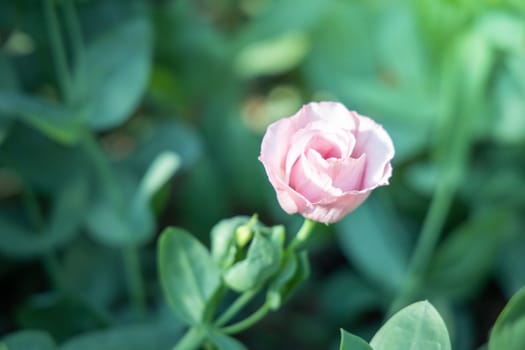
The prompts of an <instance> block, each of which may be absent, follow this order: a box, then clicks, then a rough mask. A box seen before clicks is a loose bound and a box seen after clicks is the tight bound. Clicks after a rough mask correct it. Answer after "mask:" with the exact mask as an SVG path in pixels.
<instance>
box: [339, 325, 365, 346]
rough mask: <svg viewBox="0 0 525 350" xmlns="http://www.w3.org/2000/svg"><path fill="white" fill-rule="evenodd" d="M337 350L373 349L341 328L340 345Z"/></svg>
mask: <svg viewBox="0 0 525 350" xmlns="http://www.w3.org/2000/svg"><path fill="white" fill-rule="evenodd" d="M339 350H373V349H372V347H371V346H370V345H369V344H368V343H367V342H366V341H364V340H363V339H361V338H359V337H358V336H355V335H353V334H350V333H348V332H346V331H345V330H344V329H341V345H340V346H339Z"/></svg>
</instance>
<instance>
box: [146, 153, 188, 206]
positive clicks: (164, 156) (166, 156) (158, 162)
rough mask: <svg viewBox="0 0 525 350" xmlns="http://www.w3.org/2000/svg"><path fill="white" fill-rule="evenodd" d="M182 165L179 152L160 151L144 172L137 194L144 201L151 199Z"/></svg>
mask: <svg viewBox="0 0 525 350" xmlns="http://www.w3.org/2000/svg"><path fill="white" fill-rule="evenodd" d="M180 165H181V160H180V157H179V155H178V154H176V153H173V152H169V151H164V152H162V153H160V154H159V155H158V156H157V157H156V158H155V159H154V160H153V163H152V164H151V165H150V167H149V169H148V171H147V172H146V174H144V177H143V178H142V180H141V182H140V184H139V188H138V190H137V194H136V196H138V197H140V199H141V200H143V201H144V202H148V201H150V200H151V199H152V197H153V195H154V194H155V193H157V191H159V190H160V189H161V187H162V186H164V184H166V182H168V180H169V179H170V178H171V177H172V176H173V174H175V172H176V171H177V170H178V169H179V168H180Z"/></svg>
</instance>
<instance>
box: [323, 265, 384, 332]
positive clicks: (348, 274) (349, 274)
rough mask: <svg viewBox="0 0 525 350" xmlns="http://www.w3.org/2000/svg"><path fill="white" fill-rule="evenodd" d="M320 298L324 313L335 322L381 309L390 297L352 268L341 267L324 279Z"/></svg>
mask: <svg viewBox="0 0 525 350" xmlns="http://www.w3.org/2000/svg"><path fill="white" fill-rule="evenodd" d="M318 298H319V305H320V306H319V307H320V310H322V313H323V314H325V315H327V317H329V318H330V319H332V320H333V321H334V322H335V323H340V322H352V321H355V320H358V319H359V317H360V316H361V315H363V314H364V313H366V312H371V311H373V310H377V309H380V308H381V307H382V305H383V304H384V301H385V299H388V298H387V297H385V295H384V293H381V291H380V290H379V289H378V288H376V287H375V286H374V285H372V284H370V283H369V282H368V281H367V280H365V279H363V278H360V277H359V276H357V274H356V273H355V272H353V271H351V270H350V269H339V270H337V271H336V272H335V273H332V274H331V275H330V276H329V277H328V278H326V279H324V281H323V284H322V286H321V288H320V290H319V293H318Z"/></svg>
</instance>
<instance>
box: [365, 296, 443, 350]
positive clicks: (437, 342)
mask: <svg viewBox="0 0 525 350" xmlns="http://www.w3.org/2000/svg"><path fill="white" fill-rule="evenodd" d="M370 345H371V346H372V348H373V349H374V350H407V349H425V350H450V349H451V346H450V339H449V335H448V331H447V327H446V326H445V323H444V322H443V319H442V318H441V316H440V315H439V313H438V312H437V311H436V309H434V307H433V306H432V305H431V304H430V303H429V302H428V301H420V302H417V303H414V304H412V305H409V306H407V307H405V308H404V309H402V310H401V311H399V312H397V313H396V314H394V316H392V317H391V318H390V319H389V320H388V321H387V322H386V323H385V324H384V325H383V327H381V329H379V331H378V332H377V333H376V334H375V335H374V337H373V338H372V340H371V341H370Z"/></svg>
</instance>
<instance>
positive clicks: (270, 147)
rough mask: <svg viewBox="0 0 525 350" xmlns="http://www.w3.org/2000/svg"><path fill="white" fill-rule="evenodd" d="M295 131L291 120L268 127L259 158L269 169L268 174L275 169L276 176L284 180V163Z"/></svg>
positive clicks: (282, 120)
mask: <svg viewBox="0 0 525 350" xmlns="http://www.w3.org/2000/svg"><path fill="white" fill-rule="evenodd" d="M295 131H296V129H295V127H294V123H293V121H292V120H291V119H290V118H288V119H281V120H278V121H276V122H275V123H272V124H270V126H268V129H267V130H266V133H265V134H264V137H263V140H262V144H261V154H260V156H259V160H260V161H261V162H262V163H263V165H264V167H265V168H266V169H267V173H268V169H273V171H274V173H275V175H277V176H279V177H282V178H284V176H285V174H284V171H285V164H284V162H285V160H286V155H287V154H288V150H289V148H290V141H291V140H292V137H293V134H294V133H295ZM268 175H269V174H268Z"/></svg>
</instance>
